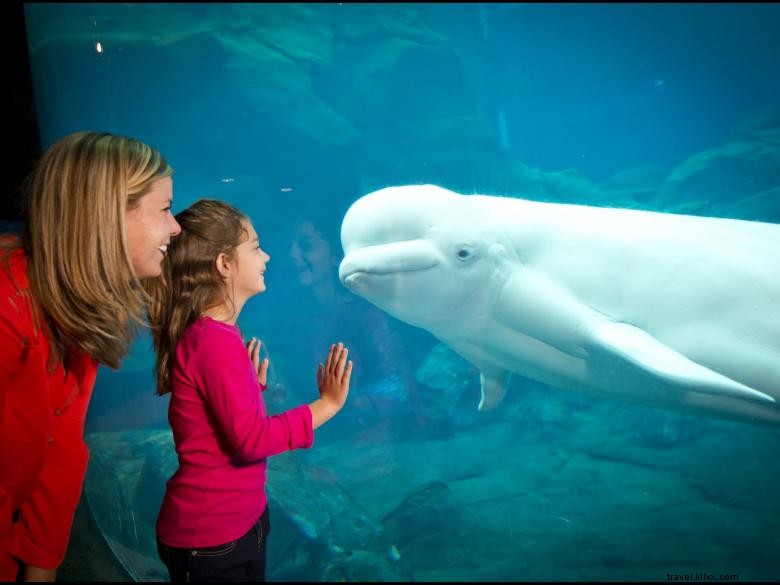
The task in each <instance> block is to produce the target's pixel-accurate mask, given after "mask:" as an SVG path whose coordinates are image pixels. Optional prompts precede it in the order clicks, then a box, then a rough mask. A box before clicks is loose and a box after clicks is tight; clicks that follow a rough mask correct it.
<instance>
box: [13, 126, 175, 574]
mask: <svg viewBox="0 0 780 585" xmlns="http://www.w3.org/2000/svg"><path fill="white" fill-rule="evenodd" d="M172 173H173V171H172V170H171V168H170V167H169V166H168V163H167V162H166V161H165V159H164V158H163V157H162V155H160V153H159V152H157V151H156V150H154V149H152V148H150V147H149V146H147V145H145V144H143V143H141V142H138V141H136V140H131V139H127V138H123V137H120V136H112V135H110V134H100V133H95V132H79V133H76V134H72V135H70V136H66V137H65V138H63V139H62V140H60V141H59V142H58V143H56V144H55V145H53V146H52V147H51V148H50V149H49V150H48V151H47V152H46V153H45V154H44V155H43V157H42V158H41V160H40V162H39V163H38V166H37V167H36V169H35V171H34V173H33V175H32V176H31V178H30V182H29V184H28V189H27V193H26V195H27V221H26V226H25V228H26V230H25V234H24V237H23V238H22V239H21V240H18V239H17V238H15V237H8V236H5V237H3V238H2V241H0V479H1V482H0V580H3V581H14V580H15V579H17V578H23V579H25V580H36V581H45V580H50V581H53V580H54V579H55V577H56V568H57V567H58V566H59V564H60V563H61V562H62V559H63V557H64V556H65V550H66V548H67V545H68V540H69V538H70V529H71V524H72V522H73V514H74V512H75V510H76V505H77V504H78V501H79V498H80V496H81V488H82V483H83V480H84V473H85V471H86V468H87V447H86V445H85V444H84V439H83V430H84V418H85V415H86V412H87V406H88V404H89V400H90V397H91V394H92V387H93V385H94V383H95V375H96V372H97V366H98V364H101V363H102V364H106V365H108V366H111V367H113V368H116V367H118V366H119V362H120V360H121V358H122V357H123V356H124V355H125V354H126V353H127V347H128V344H129V343H130V340H131V338H132V334H133V328H134V325H136V324H138V323H140V322H142V318H143V311H144V296H143V293H142V289H141V284H140V280H141V279H146V278H150V277H156V276H158V275H159V274H160V263H161V262H162V259H163V255H164V254H165V251H166V246H167V245H168V244H169V243H170V241H171V238H172V237H173V236H175V235H177V234H178V233H179V231H180V229H179V225H178V224H177V223H176V220H174V218H173V216H172V215H171V211H170V210H171V199H172V196H173V194H172V180H171V175H172Z"/></svg>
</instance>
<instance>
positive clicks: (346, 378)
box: [341, 360, 352, 386]
mask: <svg viewBox="0 0 780 585" xmlns="http://www.w3.org/2000/svg"><path fill="white" fill-rule="evenodd" d="M351 376H352V360H350V361H348V362H347V367H346V369H345V370H344V375H343V376H342V377H341V383H342V384H344V385H347V386H348V385H349V378H350V377H351Z"/></svg>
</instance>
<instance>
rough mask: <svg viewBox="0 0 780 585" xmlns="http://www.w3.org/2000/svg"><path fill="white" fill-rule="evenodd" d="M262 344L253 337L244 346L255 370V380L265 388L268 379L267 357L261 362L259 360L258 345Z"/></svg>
mask: <svg viewBox="0 0 780 585" xmlns="http://www.w3.org/2000/svg"><path fill="white" fill-rule="evenodd" d="M262 344H263V342H262V341H260V340H259V339H257V338H255V337H253V338H252V339H250V340H249V343H247V344H246V348H247V351H248V352H249V357H250V358H251V359H252V365H253V366H254V368H255V372H257V381H258V382H260V386H262V387H263V388H265V386H266V384H267V379H268V358H264V359H263V361H262V362H261V361H260V346H261V345H262Z"/></svg>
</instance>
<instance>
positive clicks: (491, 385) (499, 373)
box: [477, 368, 512, 410]
mask: <svg viewBox="0 0 780 585" xmlns="http://www.w3.org/2000/svg"><path fill="white" fill-rule="evenodd" d="M511 377H512V373H511V372H509V371H507V370H499V369H492V368H491V369H488V368H483V369H482V371H481V372H480V374H479V381H480V383H481V385H482V399H481V400H480V401H479V406H478V407H477V408H478V409H479V410H492V409H493V408H495V407H496V406H498V405H499V404H501V401H502V400H503V399H504V395H505V394H506V387H507V386H508V385H509V378H511Z"/></svg>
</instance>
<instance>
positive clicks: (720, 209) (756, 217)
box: [712, 187, 780, 223]
mask: <svg viewBox="0 0 780 585" xmlns="http://www.w3.org/2000/svg"><path fill="white" fill-rule="evenodd" d="M712 214H713V215H716V216H718V217H730V218H734V219H746V220H749V221H770V222H775V223H780V187H774V188H772V189H767V190H766V191H761V192H760V193H755V194H753V195H748V196H747V197H743V198H742V199H738V200H736V201H723V202H721V203H719V204H717V205H714V206H713V207H712Z"/></svg>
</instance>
